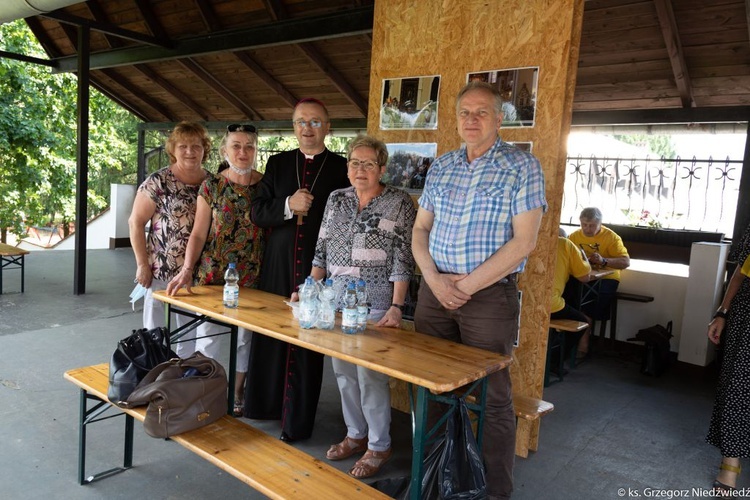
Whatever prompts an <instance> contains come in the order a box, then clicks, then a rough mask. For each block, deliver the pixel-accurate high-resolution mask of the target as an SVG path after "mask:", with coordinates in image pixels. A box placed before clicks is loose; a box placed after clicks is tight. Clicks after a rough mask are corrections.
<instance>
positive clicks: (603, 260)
mask: <svg viewBox="0 0 750 500" xmlns="http://www.w3.org/2000/svg"><path fill="white" fill-rule="evenodd" d="M607 264H609V260H607V259H602V267H607Z"/></svg>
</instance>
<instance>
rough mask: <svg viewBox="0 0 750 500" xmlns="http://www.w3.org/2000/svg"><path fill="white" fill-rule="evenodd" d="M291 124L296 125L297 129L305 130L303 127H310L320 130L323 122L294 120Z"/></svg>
mask: <svg viewBox="0 0 750 500" xmlns="http://www.w3.org/2000/svg"><path fill="white" fill-rule="evenodd" d="M292 123H294V124H295V125H297V126H298V127H299V128H305V127H308V126H309V127H312V128H320V127H322V126H323V122H322V121H320V120H310V121H305V120H294V121H293V122H292Z"/></svg>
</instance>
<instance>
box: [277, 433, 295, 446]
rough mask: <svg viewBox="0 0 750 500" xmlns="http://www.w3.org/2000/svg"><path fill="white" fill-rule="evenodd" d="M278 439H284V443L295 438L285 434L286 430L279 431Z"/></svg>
mask: <svg viewBox="0 0 750 500" xmlns="http://www.w3.org/2000/svg"><path fill="white" fill-rule="evenodd" d="M279 439H281V440H282V441H284V442H285V443H293V442H294V441H295V440H294V439H292V438H290V437H289V435H287V433H286V432H284V431H281V436H279Z"/></svg>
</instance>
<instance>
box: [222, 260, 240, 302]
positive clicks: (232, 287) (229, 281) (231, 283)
mask: <svg viewBox="0 0 750 500" xmlns="http://www.w3.org/2000/svg"><path fill="white" fill-rule="evenodd" d="M239 280H240V275H239V274H238V273H237V265H236V264H235V263H234V262H230V263H229V267H228V268H227V272H226V273H224V307H231V308H232V309H236V308H237V307H238V306H239V305H240V286H239V285H238V284H237V282H238V281H239Z"/></svg>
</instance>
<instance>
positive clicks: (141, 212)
mask: <svg viewBox="0 0 750 500" xmlns="http://www.w3.org/2000/svg"><path fill="white" fill-rule="evenodd" d="M165 149H166V150H167V154H168V155H169V159H170V161H171V164H170V165H169V166H168V167H166V168H163V169H161V170H159V171H158V172H155V173H153V174H151V175H150V176H148V178H146V180H145V181H143V183H142V184H141V185H140V187H139V188H138V192H137V194H136V196H135V201H134V202H133V210H132V212H131V213H130V218H129V219H128V227H129V230H130V244H131V246H132V248H133V253H134V254H135V261H136V264H137V266H138V268H137V270H136V274H135V282H136V283H139V284H140V285H142V286H143V287H145V288H147V289H148V290H147V292H146V295H145V297H144V301H143V326H144V328H148V329H151V328H156V327H160V326H165V325H166V323H165V316H164V304H163V303H162V302H160V301H158V300H156V299H154V298H153V292H154V291H156V290H164V289H165V288H166V287H167V283H169V281H170V280H171V279H172V278H173V277H174V276H175V275H176V274H177V273H178V272H179V271H180V268H181V267H182V265H183V261H184V258H185V247H186V246H187V243H188V238H190V231H191V230H192V229H193V221H194V219H195V207H196V199H197V197H198V188H199V187H200V185H201V183H202V182H203V180H204V179H206V177H208V176H210V175H211V172H209V171H208V170H206V169H204V168H203V162H204V161H205V160H206V158H208V153H209V151H210V150H211V139H210V138H209V136H208V132H207V131H206V129H205V128H204V127H203V126H202V125H200V124H197V123H191V122H181V123H179V124H177V126H175V128H174V130H172V132H171V133H170V135H169V138H168V139H167V143H166V147H165ZM149 222H150V226H149V229H148V235H146V231H145V230H144V229H145V227H146V224H147V223H149ZM188 321H190V318H188V317H187V316H182V315H180V314H173V315H172V324H173V325H176V326H177V327H180V326H182V325H184V324H185V323H187V322H188ZM175 350H176V352H177V355H178V356H180V357H183V358H184V357H187V356H189V355H190V354H192V353H193V352H194V351H195V332H194V331H193V332H192V336H190V335H188V336H187V337H186V338H184V340H183V341H182V342H179V343H177V344H176V347H175Z"/></svg>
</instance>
